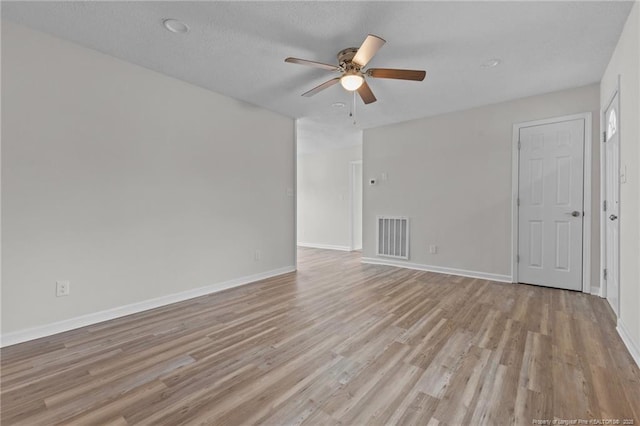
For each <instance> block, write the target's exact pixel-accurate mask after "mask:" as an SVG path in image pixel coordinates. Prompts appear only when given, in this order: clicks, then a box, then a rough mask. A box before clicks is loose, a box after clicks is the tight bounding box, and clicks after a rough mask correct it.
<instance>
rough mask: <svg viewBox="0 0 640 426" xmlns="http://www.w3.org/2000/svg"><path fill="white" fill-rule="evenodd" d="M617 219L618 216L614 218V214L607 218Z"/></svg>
mask: <svg viewBox="0 0 640 426" xmlns="http://www.w3.org/2000/svg"><path fill="white" fill-rule="evenodd" d="M617 218H618V216H616V215H615V214H612V215H611V216H609V220H616V219H617Z"/></svg>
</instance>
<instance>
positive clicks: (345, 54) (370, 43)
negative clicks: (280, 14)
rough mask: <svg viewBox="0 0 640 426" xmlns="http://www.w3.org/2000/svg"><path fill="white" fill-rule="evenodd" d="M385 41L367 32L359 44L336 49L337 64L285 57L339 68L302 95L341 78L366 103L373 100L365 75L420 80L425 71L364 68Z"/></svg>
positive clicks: (332, 69) (339, 80) (340, 80)
mask: <svg viewBox="0 0 640 426" xmlns="http://www.w3.org/2000/svg"><path fill="white" fill-rule="evenodd" d="M385 43H386V41H385V40H383V39H382V38H380V37H378V36H375V35H373V34H369V35H368V36H367V38H366V39H365V40H364V42H363V43H362V45H361V46H360V48H356V47H348V48H346V49H343V50H341V51H340V52H338V55H337V56H338V65H331V64H325V63H322V62H316V61H308V60H306V59H298V58H287V59H285V60H284V61H285V62H290V63H292V64H300V65H307V66H311V67H315V68H322V69H324V70H327V71H334V72H339V73H341V74H342V75H341V76H340V77H336V78H332V79H331V80H329V81H325V82H324V83H322V84H321V85H319V86H316V87H314V88H313V89H311V90H309V91H308V92H305V93H303V94H302V96H307V97H309V96H313V95H315V94H316V93H318V92H320V91H322V90H324V89H326V88H328V87H331V86H333V85H334V84H337V83H338V82H340V84H341V85H342V87H344V88H345V89H346V90H348V91H350V92H353V91H357V92H358V94H359V95H360V97H361V98H362V101H363V102H364V103H365V104H370V103H372V102H375V101H376V97H375V96H374V95H373V92H372V91H371V88H370V87H369V85H368V84H367V82H366V81H365V76H367V77H372V78H393V79H397V80H414V81H422V80H424V77H425V76H426V74H427V73H426V72H425V71H422V70H401V69H394V68H369V69H368V70H364V67H365V66H367V64H368V63H369V61H370V60H371V58H373V56H374V55H375V54H376V53H377V52H378V50H380V48H381V47H382V46H383V45H384V44H385Z"/></svg>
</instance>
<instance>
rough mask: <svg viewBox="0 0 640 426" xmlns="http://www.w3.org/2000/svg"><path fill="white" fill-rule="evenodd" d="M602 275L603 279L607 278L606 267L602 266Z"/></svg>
mask: <svg viewBox="0 0 640 426" xmlns="http://www.w3.org/2000/svg"><path fill="white" fill-rule="evenodd" d="M602 276H603V277H604V280H605V281H606V280H607V268H604V269H603V271H602Z"/></svg>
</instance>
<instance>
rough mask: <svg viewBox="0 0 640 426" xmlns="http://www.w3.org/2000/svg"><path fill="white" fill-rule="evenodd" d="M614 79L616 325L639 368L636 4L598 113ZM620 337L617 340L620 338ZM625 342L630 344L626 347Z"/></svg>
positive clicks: (639, 9)
mask: <svg viewBox="0 0 640 426" xmlns="http://www.w3.org/2000/svg"><path fill="white" fill-rule="evenodd" d="M618 75H619V76H620V163H621V166H622V167H623V168H625V167H626V177H627V181H626V183H621V184H620V319H619V322H618V326H619V328H622V333H626V336H627V337H626V339H627V342H626V343H627V346H631V347H630V348H629V349H630V351H631V352H632V353H633V354H634V356H635V358H636V361H637V362H638V363H640V266H639V265H640V147H639V145H640V3H638V2H636V3H635V5H634V7H633V9H632V10H631V13H630V14H629V18H628V20H627V23H626V24H625V27H624V29H623V31H622V34H621V35H620V40H619V41H618V44H617V46H616V49H615V51H614V53H613V55H612V56H611V61H610V62H609V65H608V66H607V69H606V71H605V73H604V76H603V77H602V81H601V83H600V87H601V100H602V104H601V105H602V108H603V109H604V108H605V107H606V105H604V104H605V103H606V102H607V101H608V100H609V97H610V96H611V94H612V93H613V91H614V90H615V87H616V84H617V81H618ZM622 333H621V334H622ZM629 340H630V342H629ZM634 347H635V348H634Z"/></svg>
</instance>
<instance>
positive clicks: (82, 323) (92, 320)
mask: <svg viewBox="0 0 640 426" xmlns="http://www.w3.org/2000/svg"><path fill="white" fill-rule="evenodd" d="M295 270H296V267H295V266H285V267H283V268H278V269H273V270H271V271H266V272H261V273H258V274H254V275H248V276H245V277H240V278H235V279H232V280H229V281H224V282H220V283H216V284H212V285H209V286H205V287H199V288H194V289H192V290H187V291H183V292H180V293H174V294H169V295H167V296H161V297H156V298H154V299H149V300H144V301H142V302H136V303H132V304H129V305H124V306H119V307H117V308H111V309H107V310H104V311H99V312H94V313H91V314H87V315H82V316H79V317H75V318H69V319H66V320H63V321H58V322H54V323H51V324H45V325H41V326H37V327H32V328H27V329H24V330H18V331H13V332H11V333H6V334H3V335H2V336H0V347H5V346H11V345H15V344H17V343H22V342H26V341H29V340H34V339H39V338H41V337H46V336H51V335H53V334H58V333H62V332H64V331H69V330H74V329H76V328H80V327H86V326H88V325H93V324H97V323H100V322H103V321H108V320H112V319H115V318H119V317H123V316H126V315H131V314H135V313H138V312H143V311H147V310H149V309H154V308H159V307H161V306H166V305H170V304H172V303H176V302H182V301H184V300H188V299H193V298H195V297H200V296H204V295H207V294H211V293H216V292H218V291H222V290H226V289H229V288H233V287H238V286H241V285H245V284H250V283H252V282H255V281H260V280H264V279H266V278H271V277H275V276H278V275H282V274H286V273H289V272H294V271H295Z"/></svg>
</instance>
